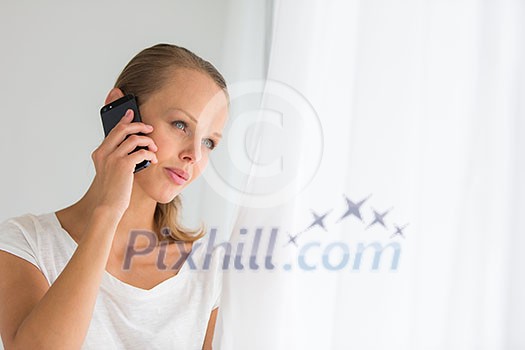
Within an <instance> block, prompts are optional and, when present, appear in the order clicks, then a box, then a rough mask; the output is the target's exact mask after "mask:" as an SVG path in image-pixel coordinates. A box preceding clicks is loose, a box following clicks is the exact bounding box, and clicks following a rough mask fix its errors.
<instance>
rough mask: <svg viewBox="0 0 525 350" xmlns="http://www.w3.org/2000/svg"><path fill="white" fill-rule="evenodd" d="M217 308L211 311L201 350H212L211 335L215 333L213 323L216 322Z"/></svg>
mask: <svg viewBox="0 0 525 350" xmlns="http://www.w3.org/2000/svg"><path fill="white" fill-rule="evenodd" d="M218 312H219V308H218V307H217V308H215V309H213V311H212V312H211V315H210V320H209V321H208V328H207V329H206V336H205V337H204V344H203V345H202V350H212V348H211V345H212V341H213V333H214V332H215V322H216V321H217V313H218Z"/></svg>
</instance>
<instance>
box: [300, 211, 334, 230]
mask: <svg viewBox="0 0 525 350" xmlns="http://www.w3.org/2000/svg"><path fill="white" fill-rule="evenodd" d="M310 211H311V212H312V215H313V216H314V218H315V220H314V222H312V224H311V225H310V226H308V227H307V228H306V230H305V231H308V230H309V229H311V228H312V227H314V226H321V227H322V228H323V229H324V230H325V231H326V227H324V222H323V220H324V218H325V217H326V215H328V214H329V213H330V212H331V210H329V211H327V212H326V213H325V214H324V215H321V216H320V215H317V213H316V212H314V211H313V210H310Z"/></svg>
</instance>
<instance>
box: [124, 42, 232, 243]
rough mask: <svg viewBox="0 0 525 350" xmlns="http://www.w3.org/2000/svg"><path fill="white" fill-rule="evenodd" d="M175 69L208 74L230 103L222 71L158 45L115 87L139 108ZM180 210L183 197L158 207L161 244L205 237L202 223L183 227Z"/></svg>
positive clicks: (140, 55)
mask: <svg viewBox="0 0 525 350" xmlns="http://www.w3.org/2000/svg"><path fill="white" fill-rule="evenodd" d="M176 68H186V69H192V70H197V71H199V72H202V73H205V74H207V75H208V76H209V77H210V78H211V79H212V80H213V81H214V82H215V83H216V84H217V86H218V87H219V88H221V89H222V90H223V91H224V94H225V95H226V99H227V100H228V101H229V96H228V90H227V87H226V81H225V80H224V78H223V76H222V75H221V74H220V73H219V71H218V70H217V69H216V68H215V67H214V66H213V65H212V64H211V63H210V62H208V61H206V60H204V59H202V58H200V57H199V56H197V55H195V54H194V53H193V52H191V51H190V50H188V49H186V48H183V47H180V46H176V45H172V44H157V45H154V46H152V47H149V48H147V49H144V50H142V51H141V52H139V53H138V54H137V55H136V56H135V57H133V58H132V59H131V61H129V63H128V64H127V65H126V67H124V69H123V70H122V72H121V73H120V75H119V77H118V78H117V81H116V82H115V87H116V88H119V89H120V90H122V92H123V93H124V94H133V95H135V96H136V97H137V103H138V105H139V107H140V105H141V104H142V103H144V102H145V101H147V100H148V98H149V97H150V96H151V95H152V94H153V93H155V92H156V91H158V90H160V89H161V88H162V87H163V86H164V84H165V83H166V81H167V79H168V78H169V76H170V74H169V73H170V72H171V71H172V70H173V69H176ZM181 209H182V202H181V199H180V194H179V195H178V196H176V197H175V198H174V199H173V200H172V201H171V202H169V203H157V207H156V208H155V214H154V220H155V224H156V226H157V231H159V232H158V233H157V234H158V235H159V240H161V241H165V240H168V241H170V243H172V242H176V241H184V242H193V241H196V240H197V239H199V238H201V237H203V236H204V235H205V234H206V225H205V224H204V223H203V222H201V225H200V227H199V228H198V229H196V230H191V229H189V228H187V227H184V226H183V225H182V224H181V215H180V213H181Z"/></svg>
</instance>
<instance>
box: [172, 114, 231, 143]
mask: <svg viewBox="0 0 525 350" xmlns="http://www.w3.org/2000/svg"><path fill="white" fill-rule="evenodd" d="M170 110H175V111H179V112H182V113H184V114H186V116H187V117H188V118H190V119H191V120H192V121H193V122H194V123H195V124H197V119H195V117H194V116H192V115H191V114H190V113H188V112H187V111H185V110H184V109H181V108H170V109H168V111H170ZM213 135H216V136H218V137H219V138H222V134H220V133H218V132H214V133H213Z"/></svg>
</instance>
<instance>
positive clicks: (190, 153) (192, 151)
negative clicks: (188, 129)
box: [182, 138, 202, 163]
mask: <svg viewBox="0 0 525 350" xmlns="http://www.w3.org/2000/svg"><path fill="white" fill-rule="evenodd" d="M182 158H183V159H186V160H189V161H190V162H192V163H196V162H198V161H199V160H200V159H201V158H202V149H201V141H200V139H197V138H192V139H191V140H189V141H188V143H187V146H186V148H185V149H184V151H183V152H182Z"/></svg>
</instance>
